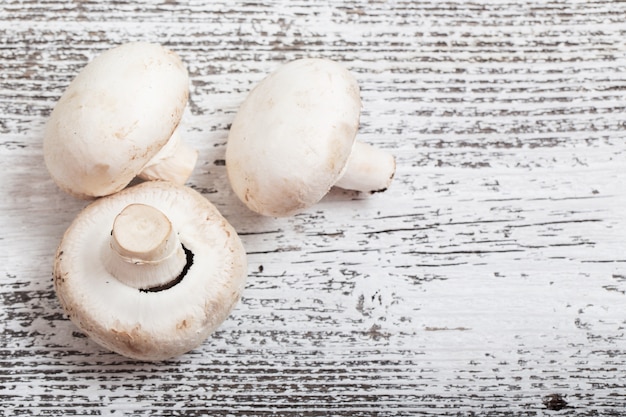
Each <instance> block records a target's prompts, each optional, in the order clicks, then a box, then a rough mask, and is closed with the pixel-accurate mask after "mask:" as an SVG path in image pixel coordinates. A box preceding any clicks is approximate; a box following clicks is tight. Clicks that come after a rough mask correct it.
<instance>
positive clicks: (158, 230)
mask: <svg viewBox="0 0 626 417" xmlns="http://www.w3.org/2000/svg"><path fill="white" fill-rule="evenodd" d="M104 258H105V267H106V269H107V270H108V272H109V273H110V274H111V275H113V276H114V277H115V278H117V279H118V280H119V281H121V282H123V283H125V284H126V285H129V286H131V287H134V288H137V289H140V290H146V291H149V290H152V289H155V288H159V287H164V286H167V284H169V283H171V282H173V281H175V280H176V279H177V278H178V277H179V276H180V275H181V274H182V272H183V270H184V269H185V265H186V264H187V256H186V254H185V250H184V248H183V246H182V244H181V242H180V240H179V239H178V234H177V233H176V231H175V230H174V228H173V227H172V224H171V222H170V221H169V219H168V218H167V216H165V214H163V213H162V212H161V211H159V210H157V209H156V208H154V207H152V206H149V205H145V204H131V205H128V206H126V207H125V208H124V209H123V210H122V211H121V212H120V213H119V214H118V215H117V217H116V218H115V221H114V222H113V231H112V233H111V240H110V245H109V246H108V247H107V248H105V256H104Z"/></svg>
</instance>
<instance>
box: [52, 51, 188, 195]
mask: <svg viewBox="0 0 626 417" xmlns="http://www.w3.org/2000/svg"><path fill="white" fill-rule="evenodd" d="M188 84H189V79H188V75H187V70H186V68H185V67H184V65H183V63H182V61H181V60H180V58H179V57H178V55H176V53H174V52H172V51H170V50H168V49H166V48H164V47H163V46H161V45H159V44H153V43H146V42H133V43H127V44H123V45H121V46H118V47H115V48H113V49H109V50H107V51H105V52H103V53H102V54H100V55H99V56H97V57H96V58H95V59H94V60H92V61H91V62H90V63H88V64H87V65H86V66H85V67H84V68H83V69H82V70H81V71H80V72H79V73H78V75H77V76H76V78H74V80H73V81H72V82H71V83H70V84H69V86H68V87H67V89H66V90H65V92H64V93H63V95H62V96H61V98H60V99H59V101H58V102H57V103H56V105H55V107H54V109H53V111H52V113H51V115H50V118H49V120H48V122H47V124H46V129H45V133H44V139H43V150H44V159H45V163H46V167H47V168H48V171H49V172H50V175H51V176H52V178H53V180H54V181H55V182H56V183H57V185H58V186H59V187H60V188H61V189H63V190H64V191H66V192H68V193H70V194H72V195H74V196H76V197H80V198H86V199H87V198H92V197H101V196H105V195H109V194H112V193H115V192H117V191H119V190H121V189H122V188H124V187H126V186H127V185H128V184H129V183H130V182H131V181H132V179H133V178H135V177H136V176H139V177H142V178H144V179H163V180H168V181H173V182H176V183H179V184H184V183H185V181H186V180H187V179H188V178H189V176H190V175H191V172H192V170H193V168H194V166H195V164H196V160H197V152H196V151H195V150H192V149H190V148H189V147H188V146H186V145H185V144H184V143H183V142H182V141H181V139H180V135H179V133H178V129H177V127H178V125H179V122H180V120H181V117H182V114H183V111H184V109H185V106H186V104H187V99H188V97H189V85H188Z"/></svg>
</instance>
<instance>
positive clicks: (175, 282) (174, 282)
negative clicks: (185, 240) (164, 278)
mask: <svg viewBox="0 0 626 417" xmlns="http://www.w3.org/2000/svg"><path fill="white" fill-rule="evenodd" d="M182 247H183V251H184V252H185V257H186V259H187V263H186V264H185V266H184V267H183V270H182V271H180V274H179V275H178V276H177V277H176V278H174V279H173V280H171V281H170V282H166V283H165V284H161V285H157V286H156V287H149V288H139V291H141V292H159V291H165V290H169V289H170V288H172V287H174V286H176V285H178V284H179V283H180V282H181V281H182V280H183V278H185V275H187V272H188V271H189V268H191V265H193V252H192V251H190V250H189V249H187V248H186V247H185V245H182Z"/></svg>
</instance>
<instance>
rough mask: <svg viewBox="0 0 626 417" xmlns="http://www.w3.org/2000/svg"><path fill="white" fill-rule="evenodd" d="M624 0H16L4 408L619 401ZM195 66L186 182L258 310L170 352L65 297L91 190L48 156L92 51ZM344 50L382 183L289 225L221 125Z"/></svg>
mask: <svg viewBox="0 0 626 417" xmlns="http://www.w3.org/2000/svg"><path fill="white" fill-rule="evenodd" d="M625 18H626V3H625V2H620V1H606V0H596V1H588V0H585V1H582V0H576V1H564V0H562V1H539V0H537V1H521V0H520V1H516V0H509V1H491V0H485V1H481V2H475V1H463V0H450V1H446V2H434V1H433V2H431V1H421V0H416V1H411V0H404V1H400V0H397V1H392V0H390V1H382V0H378V1H375V0H372V1H365V0H346V1H308V0H307V1H304V0H299V1H278V0H276V1H266V2H257V1H249V2H230V1H226V0H223V1H217V2H215V1H209V0H205V1H191V0H188V1H183V0H180V1H177V0H169V1H163V2H156V1H154V2H153V1H148V0H144V1H133V2H130V1H128V2H127V1H115V2H101V1H62V0H44V1H34V0H3V2H2V4H1V5H0V115H1V119H0V173H1V174H0V175H1V176H2V182H1V189H0V208H1V210H2V211H1V213H2V217H1V220H0V222H1V231H2V233H1V236H0V265H1V268H2V276H1V277H0V278H1V280H0V407H1V411H0V415H7V416H9V415H55V416H67V415H141V416H153V415H181V416H193V415H229V416H231V415H246V416H252V415H306V416H317V415H319V416H330V415H346V416H348V415H349V416H372V415H381V416H382V415H385V416H391V415H394V416H395V415H405V416H406V415H440V416H468V415H477V416H622V415H624V413H625V412H626V335H625V333H626V243H625V239H624V230H625V229H626V214H625V212H624V207H625V206H626V190H625V189H624V184H625V181H626V170H625V169H624V167H625V159H626V24H625V23H624V21H625ZM132 40H147V41H154V42H161V43H163V44H165V45H166V46H168V47H170V48H172V49H174V50H175V51H176V52H178V53H179V55H180V56H181V57H182V59H183V60H184V61H185V63H186V64H187V66H188V69H189V73H190V78H191V99H190V103H189V106H188V109H187V112H186V114H185V117H184V120H183V124H182V133H183V134H184V136H185V138H186V140H187V141H188V142H189V143H190V144H191V145H192V146H194V147H196V148H197V149H199V151H200V161H199V164H198V166H197V168H196V170H195V171H194V174H193V176H192V177H191V179H190V181H189V185H190V186H192V187H193V188H195V189H197V190H199V191H201V192H202V193H203V194H204V195H205V196H206V197H207V198H208V199H209V200H211V201H212V202H213V203H214V204H215V205H216V206H217V207H218V208H219V209H220V210H221V212H222V213H223V214H224V216H225V217H226V218H227V219H228V220H229V221H230V222H231V223H232V224H233V226H235V228H236V229H237V230H238V231H239V233H240V234H241V238H242V240H243V242H244V244H245V246H246V249H247V251H248V260H249V278H248V284H247V287H246V290H245V293H244V297H243V300H242V301H241V303H240V304H238V306H237V308H236V310H235V311H234V312H233V314H232V315H231V317H230V318H229V319H228V320H227V321H226V322H225V323H224V324H223V325H222V327H221V328H220V329H219V331H217V332H216V333H215V334H214V335H213V336H212V337H210V338H209V339H208V340H207V341H206V342H205V343H204V344H203V345H202V346H201V348H199V349H197V350H195V351H193V352H190V353H188V354H186V355H184V356H182V357H179V358H177V359H175V360H171V361H167V362H163V363H138V362H134V361H130V360H127V359H125V358H123V357H120V356H118V355H115V354H112V353H109V352H106V351H104V350H102V349H101V348H99V347H98V346H97V345H95V344H94V343H93V342H91V341H90V340H89V339H87V338H86V337H84V336H83V335H82V334H81V333H80V332H79V331H78V330H77V328H75V327H74V326H73V325H72V324H71V322H69V320H67V319H66V317H65V316H64V314H63V313H62V311H61V308H60V306H59V303H58V302H57V300H56V297H55V294H54V291H53V287H52V280H51V278H52V274H51V269H52V258H53V253H54V250H55V248H56V246H57V244H58V243H59V240H60V238H61V235H62V233H63V232H64V230H65V228H66V227H67V226H68V225H69V223H70V222H71V221H72V219H73V218H74V216H75V215H76V214H77V213H78V212H79V210H80V209H81V208H82V207H83V206H84V205H85V204H86V203H85V202H84V201H79V200H76V199H74V198H72V197H70V196H68V195H65V194H63V193H62V192H61V191H59V189H58V188H56V186H55V185H54V184H53V182H52V181H51V180H50V178H49V176H48V174H47V172H46V170H45V168H44V166H43V158H42V130H43V126H44V123H45V121H46V118H47V116H48V115H49V113H50V111H51V109H52V107H53V106H54V103H55V101H56V100H57V99H58V98H59V96H60V95H61V93H62V92H63V90H64V88H65V87H66V86H67V85H68V83H69V82H70V81H71V80H72V79H73V77H74V76H75V75H76V73H77V72H78V71H79V70H80V69H81V68H82V67H83V66H84V65H85V64H86V63H87V62H88V61H89V60H90V59H92V58H93V57H95V56H96V55H97V54H98V53H100V52H102V51H104V50H105V49H108V48H110V47H112V46H115V45H118V44H120V43H123V42H127V41H132ZM309 56H315V57H328V58H332V59H335V60H338V61H341V62H343V63H345V65H346V66H347V67H348V68H350V69H351V70H352V71H353V72H354V74H355V75H356V77H357V79H358V81H359V83H360V86H361V88H362V97H363V114H362V117H361V120H362V125H361V129H360V138H361V139H362V140H364V141H366V142H370V143H373V144H376V145H377V146H379V147H381V148H385V149H388V150H389V151H390V152H392V153H393V154H394V155H395V156H396V158H397V163H398V171H397V175H396V179H395V181H394V183H393V185H392V187H391V188H390V189H389V190H388V191H387V192H385V193H381V194H376V195H373V196H362V195H358V194H355V193H351V192H344V191H340V190H333V191H332V192H331V193H330V194H329V195H328V196H327V198H325V199H324V200H323V201H322V202H321V203H320V204H318V205H317V206H315V207H314V208H311V209H309V210H308V211H306V212H304V213H302V214H300V215H297V216H294V217H291V218H286V219H273V218H260V217H258V216H256V215H254V214H253V213H251V212H249V211H248V210H247V209H245V207H244V206H243V205H242V204H241V203H240V202H239V201H238V200H237V199H236V197H235V196H234V194H233V192H232V191H231V190H230V188H229V185H228V182H227V179H226V169H225V166H224V151H225V141H226V137H227V133H228V127H229V124H230V122H231V121H232V119H233V116H234V114H235V112H236V110H237V107H238V105H239V104H240V103H241V102H242V100H243V98H244V97H245V94H246V93H247V91H248V90H249V89H250V88H251V87H252V86H253V85H254V84H255V83H256V82H258V81H259V80H260V79H262V78H263V77H264V76H265V75H266V74H268V73H269V72H270V71H272V70H273V69H275V68H276V67H277V66H278V65H279V64H281V63H283V62H286V61H289V60H291V59H295V58H299V57H309Z"/></svg>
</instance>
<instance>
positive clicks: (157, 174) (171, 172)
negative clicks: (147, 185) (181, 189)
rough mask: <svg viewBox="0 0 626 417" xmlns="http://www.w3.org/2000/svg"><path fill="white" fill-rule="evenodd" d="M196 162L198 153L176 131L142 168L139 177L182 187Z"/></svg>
mask: <svg viewBox="0 0 626 417" xmlns="http://www.w3.org/2000/svg"><path fill="white" fill-rule="evenodd" d="M197 160H198V151H196V150H194V149H191V148H190V147H189V146H187V145H186V144H185V143H184V142H183V141H182V139H181V137H180V133H179V132H178V129H176V130H174V133H172V136H171V137H170V138H169V140H168V141H167V143H166V144H165V146H163V147H162V148H161V150H159V152H158V153H157V154H156V155H155V156H154V157H153V158H152V159H151V160H150V161H149V162H148V163H147V164H146V165H145V166H144V167H143V169H142V171H141V172H140V173H139V177H140V178H143V179H144V180H165V181H171V182H174V183H176V184H181V185H182V184H184V183H185V182H186V181H187V179H188V178H189V176H190V175H191V172H192V171H193V168H194V166H195V165H196V161H197Z"/></svg>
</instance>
